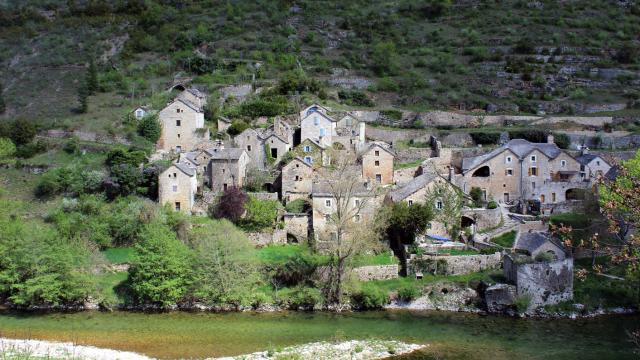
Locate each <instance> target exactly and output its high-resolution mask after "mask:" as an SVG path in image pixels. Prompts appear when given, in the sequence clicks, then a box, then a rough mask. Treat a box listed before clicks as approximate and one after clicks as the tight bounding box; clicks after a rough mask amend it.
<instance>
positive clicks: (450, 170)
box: [449, 166, 454, 182]
mask: <svg viewBox="0 0 640 360" xmlns="http://www.w3.org/2000/svg"><path fill="white" fill-rule="evenodd" d="M453 175H454V170H453V166H449V182H453Z"/></svg>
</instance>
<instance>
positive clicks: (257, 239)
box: [247, 230, 287, 247]
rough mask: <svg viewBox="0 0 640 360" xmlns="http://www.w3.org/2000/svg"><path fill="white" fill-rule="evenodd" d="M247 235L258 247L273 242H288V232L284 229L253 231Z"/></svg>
mask: <svg viewBox="0 0 640 360" xmlns="http://www.w3.org/2000/svg"><path fill="white" fill-rule="evenodd" d="M247 237H248V238H249V240H251V242H252V243H253V245H255V246H256V247H263V246H267V245H272V244H286V243H287V232H286V231H284V230H274V231H273V233H269V232H253V233H247Z"/></svg>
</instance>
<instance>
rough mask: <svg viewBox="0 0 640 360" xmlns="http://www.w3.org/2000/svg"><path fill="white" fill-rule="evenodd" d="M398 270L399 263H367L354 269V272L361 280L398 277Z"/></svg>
mask: <svg viewBox="0 0 640 360" xmlns="http://www.w3.org/2000/svg"><path fill="white" fill-rule="evenodd" d="M398 272H399V268H398V265H397V264H393V265H367V266H360V267H357V268H354V269H353V270H352V273H353V274H354V275H355V276H357V277H358V279H359V280H360V281H371V280H389V279H396V278H397V277H398Z"/></svg>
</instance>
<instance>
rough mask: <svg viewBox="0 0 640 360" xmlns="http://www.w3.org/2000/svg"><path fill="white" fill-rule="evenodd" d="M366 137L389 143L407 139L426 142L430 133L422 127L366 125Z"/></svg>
mask: <svg viewBox="0 0 640 360" xmlns="http://www.w3.org/2000/svg"><path fill="white" fill-rule="evenodd" d="M367 138H369V139H371V140H377V141H384V142H387V143H389V144H393V143H395V142H398V141H409V140H413V141H416V142H425V143H428V142H429V139H430V138H431V133H429V132H427V131H426V130H422V129H388V128H377V127H373V126H369V127H367Z"/></svg>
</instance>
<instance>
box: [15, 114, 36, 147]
mask: <svg viewBox="0 0 640 360" xmlns="http://www.w3.org/2000/svg"><path fill="white" fill-rule="evenodd" d="M10 134H11V135H10V136H11V140H13V142H14V143H15V144H16V145H18V146H20V145H25V144H28V143H30V142H31V141H32V140H33V138H34V137H35V136H36V127H35V125H34V124H33V123H32V122H30V121H28V120H25V119H16V120H14V121H13V122H12V123H11V125H10Z"/></svg>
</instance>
